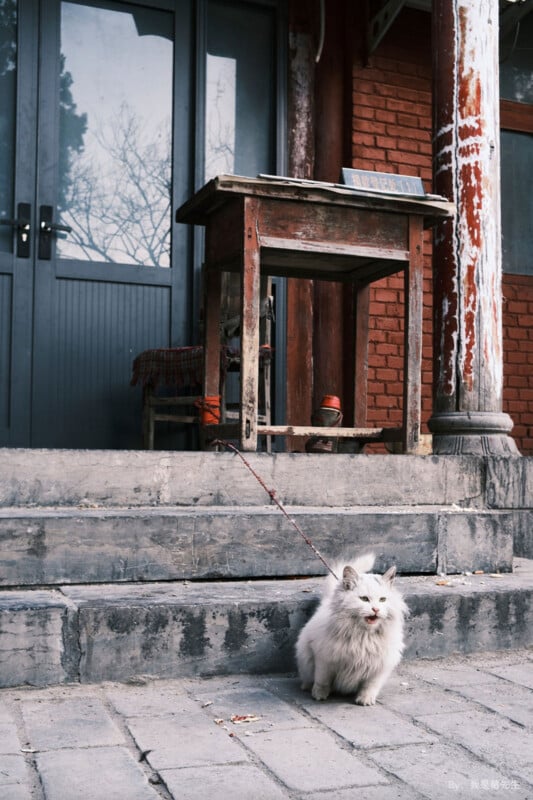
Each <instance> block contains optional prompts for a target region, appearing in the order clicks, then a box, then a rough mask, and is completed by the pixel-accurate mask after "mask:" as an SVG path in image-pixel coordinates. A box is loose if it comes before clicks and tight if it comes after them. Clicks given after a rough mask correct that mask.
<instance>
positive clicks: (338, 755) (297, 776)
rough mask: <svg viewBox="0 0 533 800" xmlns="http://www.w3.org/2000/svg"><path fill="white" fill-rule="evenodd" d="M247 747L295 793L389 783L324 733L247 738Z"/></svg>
mask: <svg viewBox="0 0 533 800" xmlns="http://www.w3.org/2000/svg"><path fill="white" fill-rule="evenodd" d="M246 747H247V748H249V749H250V750H251V751H252V752H253V753H254V754H255V755H256V756H257V757H258V758H260V759H261V761H263V763H264V764H266V765H267V767H268V768H269V769H270V770H271V771H272V772H273V773H274V774H275V775H276V776H277V777H278V778H279V779H280V780H281V781H282V782H283V783H284V784H285V785H286V786H287V787H288V788H289V789H293V790H295V791H300V792H311V791H317V790H322V791H324V792H325V791H326V790H329V789H341V788H347V787H349V786H352V787H354V789H355V787H359V786H368V785H371V784H380V783H387V780H386V779H385V778H384V777H383V774H382V773H380V772H379V771H378V770H377V769H373V768H372V767H369V766H367V764H365V763H364V761H362V760H361V758H360V757H359V756H358V755H356V754H355V753H354V752H352V751H350V750H344V749H343V748H341V747H340V746H339V744H338V743H337V742H336V740H335V739H334V737H333V736H332V735H331V734H329V733H328V732H327V731H324V730H317V729H305V728H304V729H301V728H298V729H289V730H277V729H275V730H272V731H270V732H268V733H258V734H255V735H254V736H253V737H250V738H248V739H247V740H246Z"/></svg>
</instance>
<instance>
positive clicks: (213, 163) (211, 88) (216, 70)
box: [205, 53, 237, 180]
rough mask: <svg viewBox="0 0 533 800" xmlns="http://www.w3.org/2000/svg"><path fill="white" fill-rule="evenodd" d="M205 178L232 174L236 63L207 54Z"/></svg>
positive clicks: (232, 59)
mask: <svg viewBox="0 0 533 800" xmlns="http://www.w3.org/2000/svg"><path fill="white" fill-rule="evenodd" d="M206 73H207V74H206V88H205V178H206V180H209V179H210V178H213V177H214V176H215V175H221V174H223V173H229V174H231V173H232V172H234V171H235V125H236V103H237V62H236V60H235V59H234V58H223V57H222V56H212V55H210V54H209V53H208V54H207V66H206Z"/></svg>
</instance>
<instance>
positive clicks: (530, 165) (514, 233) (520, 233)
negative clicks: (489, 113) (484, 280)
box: [501, 131, 533, 275]
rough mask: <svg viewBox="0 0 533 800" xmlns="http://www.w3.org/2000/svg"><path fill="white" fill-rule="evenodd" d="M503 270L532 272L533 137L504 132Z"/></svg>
mask: <svg viewBox="0 0 533 800" xmlns="http://www.w3.org/2000/svg"><path fill="white" fill-rule="evenodd" d="M501 162H502V170H501V173H502V175H501V197H502V251H503V269H504V271H505V272H514V273H521V274H527V275H533V224H532V220H533V193H532V191H531V176H532V175H533V136H530V135H529V134H527V133H514V132H513V131H502V132H501Z"/></svg>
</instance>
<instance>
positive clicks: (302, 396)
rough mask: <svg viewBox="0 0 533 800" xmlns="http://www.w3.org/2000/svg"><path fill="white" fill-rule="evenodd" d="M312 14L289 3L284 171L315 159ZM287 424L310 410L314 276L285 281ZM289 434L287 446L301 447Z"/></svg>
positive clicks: (296, 1) (308, 170) (296, 170)
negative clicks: (286, 132) (285, 161)
mask: <svg viewBox="0 0 533 800" xmlns="http://www.w3.org/2000/svg"><path fill="white" fill-rule="evenodd" d="M314 17H315V15H314V14H310V13H309V4H308V3H307V0H291V2H290V3H289V70H288V108H287V117H288V131H289V140H288V174H289V175H290V176H291V177H293V178H312V177H313V174H314V163H315V143H314V132H315V104H314V92H315V54H316V47H317V45H316V35H315V29H314V28H315V19H314ZM286 402H287V412H286V416H287V423H289V424H291V425H308V424H309V423H310V421H311V414H312V409H313V405H312V403H313V281H310V280H302V279H297V278H289V279H288V280H287V400H286ZM304 446H305V440H303V439H301V437H300V438H298V437H292V438H290V439H288V440H287V449H288V450H295V451H299V450H302V451H303V450H304Z"/></svg>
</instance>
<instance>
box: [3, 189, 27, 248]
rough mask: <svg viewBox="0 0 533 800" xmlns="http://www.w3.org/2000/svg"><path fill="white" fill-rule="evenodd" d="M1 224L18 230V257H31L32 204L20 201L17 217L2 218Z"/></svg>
mask: <svg viewBox="0 0 533 800" xmlns="http://www.w3.org/2000/svg"><path fill="white" fill-rule="evenodd" d="M0 225H10V226H11V227H12V228H16V230H17V258H29V257H30V231H31V205H30V204H29V203H18V205H17V217H16V219H0Z"/></svg>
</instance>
